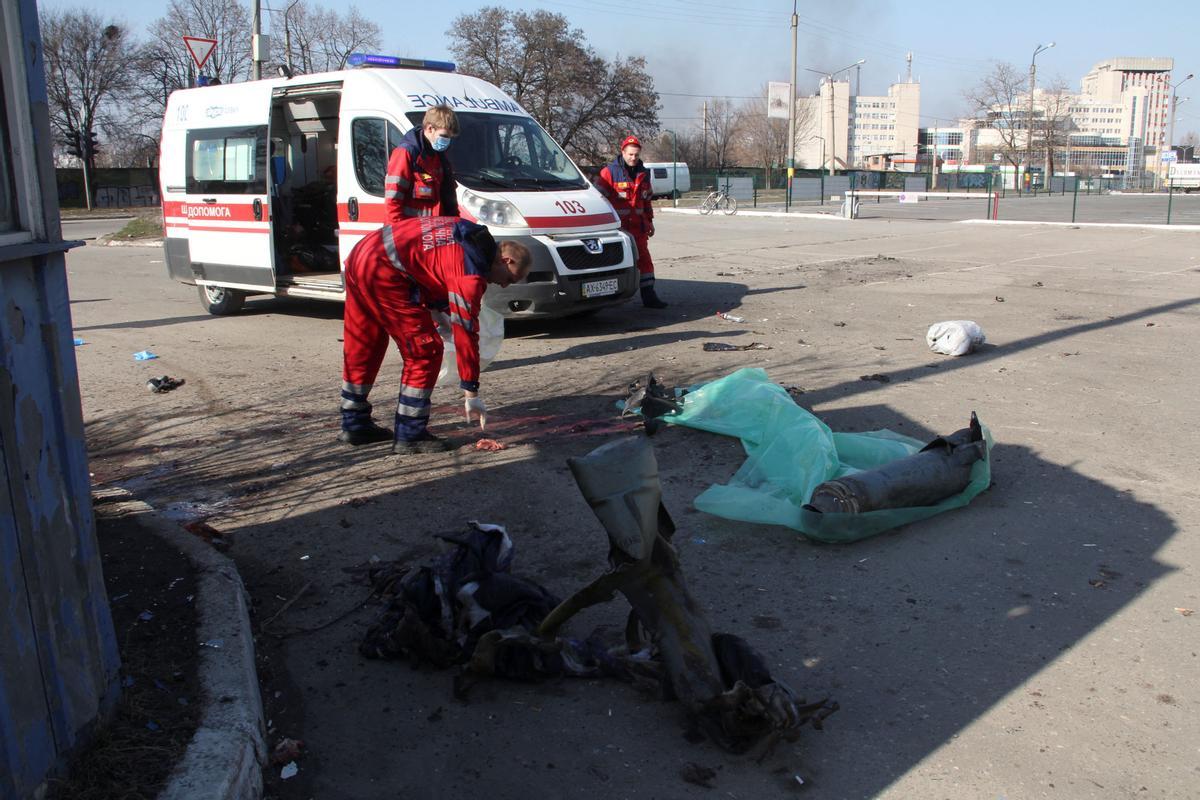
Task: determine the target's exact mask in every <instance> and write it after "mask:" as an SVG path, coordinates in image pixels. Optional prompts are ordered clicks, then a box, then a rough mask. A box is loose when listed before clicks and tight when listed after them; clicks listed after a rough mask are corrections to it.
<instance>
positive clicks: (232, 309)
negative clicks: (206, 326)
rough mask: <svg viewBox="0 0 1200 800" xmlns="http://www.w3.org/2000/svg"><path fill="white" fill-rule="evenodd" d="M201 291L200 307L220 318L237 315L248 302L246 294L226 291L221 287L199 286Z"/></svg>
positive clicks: (232, 290)
mask: <svg viewBox="0 0 1200 800" xmlns="http://www.w3.org/2000/svg"><path fill="white" fill-rule="evenodd" d="M196 288H198V289H199V290H200V305H202V306H204V310H205V311H207V312H208V313H210V314H214V315H216V316H218V317H223V316H226V315H227V314H236V313H237V312H239V311H241V310H242V304H243V303H244V302H246V293H245V292H239V291H237V290H236V289H225V288H223V287H221V286H198V287H196Z"/></svg>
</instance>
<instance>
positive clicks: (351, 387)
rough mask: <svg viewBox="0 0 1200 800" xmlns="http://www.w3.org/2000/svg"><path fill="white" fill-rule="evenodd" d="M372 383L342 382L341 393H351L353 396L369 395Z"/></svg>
mask: <svg viewBox="0 0 1200 800" xmlns="http://www.w3.org/2000/svg"><path fill="white" fill-rule="evenodd" d="M374 385H375V384H373V383H350V381H342V391H343V392H352V393H353V394H363V395H366V394H370V393H371V387H373V386H374Z"/></svg>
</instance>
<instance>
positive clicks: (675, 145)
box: [642, 130, 700, 165]
mask: <svg viewBox="0 0 1200 800" xmlns="http://www.w3.org/2000/svg"><path fill="white" fill-rule="evenodd" d="M642 145H643V147H642V159H643V160H645V161H670V160H671V159H672V158H674V159H675V160H676V161H678V162H680V163H681V164H695V165H699V163H700V132H699V131H696V130H681V131H676V132H675V136H672V135H671V132H669V131H664V132H662V133H660V134H659V135H658V136H657V137H655V138H653V139H642Z"/></svg>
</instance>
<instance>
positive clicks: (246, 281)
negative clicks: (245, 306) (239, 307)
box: [186, 125, 275, 292]
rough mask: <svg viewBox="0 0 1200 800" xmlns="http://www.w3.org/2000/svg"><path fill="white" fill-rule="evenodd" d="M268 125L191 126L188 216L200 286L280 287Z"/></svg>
mask: <svg viewBox="0 0 1200 800" xmlns="http://www.w3.org/2000/svg"><path fill="white" fill-rule="evenodd" d="M267 150H268V138H267V126H266V125H254V126H248V127H247V126H237V127H223V128H193V129H190V130H188V132H187V191H186V197H187V201H186V216H187V221H188V245H189V251H190V259H191V262H192V272H193V274H194V276H195V280H196V283H197V284H198V285H200V286H208V285H211V286H220V287H225V288H228V289H235V290H242V291H246V292H274V291H275V263H274V261H275V255H274V247H273V246H272V237H271V203H270V195H269V189H268V186H269V176H268V174H267V164H268V153H267Z"/></svg>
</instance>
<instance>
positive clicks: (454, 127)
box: [421, 105, 458, 136]
mask: <svg viewBox="0 0 1200 800" xmlns="http://www.w3.org/2000/svg"><path fill="white" fill-rule="evenodd" d="M426 125H432V126H433V127H434V128H445V129H446V130H448V131H450V135H451V136H458V115H457V114H455V113H454V109H453V108H451V107H450V106H447V105H440V106H434V107H433V108H431V109H429V110H428V111H426V112H425V119H424V120H422V121H421V126H422V127H424V126H426Z"/></svg>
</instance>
